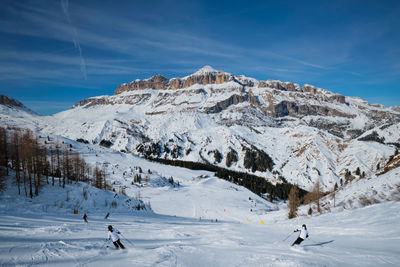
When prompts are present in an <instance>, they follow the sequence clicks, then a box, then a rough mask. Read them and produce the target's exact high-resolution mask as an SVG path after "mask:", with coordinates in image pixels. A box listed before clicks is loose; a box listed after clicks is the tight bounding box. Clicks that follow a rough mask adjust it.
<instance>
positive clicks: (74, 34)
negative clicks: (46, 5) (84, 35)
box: [61, 0, 87, 80]
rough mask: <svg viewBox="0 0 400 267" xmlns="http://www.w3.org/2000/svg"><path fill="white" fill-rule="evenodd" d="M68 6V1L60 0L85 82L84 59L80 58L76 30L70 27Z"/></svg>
mask: <svg viewBox="0 0 400 267" xmlns="http://www.w3.org/2000/svg"><path fill="white" fill-rule="evenodd" d="M68 6H69V2H68V0H61V7H62V10H63V12H64V14H65V16H66V17H67V20H68V24H69V25H70V26H71V29H72V41H73V42H74V46H75V48H77V49H78V51H79V57H80V59H81V72H82V74H83V77H84V78H85V80H87V75H86V63H85V59H84V58H83V56H82V48H81V45H80V43H79V41H78V32H77V31H76V28H75V27H74V26H73V25H72V23H71V18H70V17H69V12H68Z"/></svg>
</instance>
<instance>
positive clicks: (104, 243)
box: [101, 239, 108, 248]
mask: <svg viewBox="0 0 400 267" xmlns="http://www.w3.org/2000/svg"><path fill="white" fill-rule="evenodd" d="M107 241H108V239H106V241H104V243H103V245H102V246H101V248H104V245H105V244H106V243H107Z"/></svg>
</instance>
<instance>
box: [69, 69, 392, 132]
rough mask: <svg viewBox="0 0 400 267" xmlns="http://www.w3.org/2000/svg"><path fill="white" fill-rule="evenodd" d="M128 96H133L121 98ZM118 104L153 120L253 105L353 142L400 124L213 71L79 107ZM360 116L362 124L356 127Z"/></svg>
mask: <svg viewBox="0 0 400 267" xmlns="http://www.w3.org/2000/svg"><path fill="white" fill-rule="evenodd" d="M144 90H146V91H144ZM142 91H144V92H142ZM124 92H128V94H123V95H121V93H124ZM114 104H130V105H141V104H147V105H149V106H151V107H152V110H149V111H147V113H146V114H149V115H157V114H168V112H170V111H169V110H168V108H166V107H167V105H171V106H173V107H175V109H176V110H180V112H193V111H195V112H198V113H205V114H218V113H221V112H223V111H225V110H228V109H230V108H232V107H233V106H238V105H239V104H240V105H242V106H243V105H245V106H246V105H248V106H252V107H255V108H257V109H258V110H259V111H260V112H261V113H262V114H264V116H267V117H269V118H285V117H292V118H297V119H305V122H306V123H307V124H308V125H309V126H312V127H316V128H324V129H326V130H327V131H328V132H330V133H332V134H334V135H336V136H340V137H345V136H347V137H350V138H355V137H356V136H357V135H361V134H362V133H363V132H365V131H366V130H368V129H370V128H371V127H373V126H375V125H376V124H378V125H379V124H384V123H395V122H397V121H400V114H399V111H398V110H397V109H396V107H394V108H393V107H392V108H391V109H388V108H386V107H383V106H380V105H372V104H368V103H367V102H366V101H358V100H355V99H354V100H353V99H352V98H347V97H345V96H343V95H340V94H334V93H332V92H329V91H327V90H325V89H321V88H317V87H315V86H312V85H308V84H304V85H303V86H300V85H299V84H297V83H292V82H281V81H277V80H266V81H258V80H256V79H253V78H248V77H245V76H243V75H239V76H233V75H232V74H230V73H227V72H224V71H219V70H215V69H213V68H212V67H210V66H205V67H203V68H201V69H199V70H198V71H197V72H195V73H193V74H191V75H189V76H186V77H183V78H172V79H168V78H166V77H164V76H162V75H156V76H153V77H151V78H149V79H145V80H135V81H133V82H130V83H127V84H122V85H120V86H119V87H118V88H117V89H116V91H115V94H114V96H111V97H95V98H89V99H86V100H82V101H80V102H79V103H77V104H76V105H75V106H74V107H85V108H88V107H92V106H96V105H114ZM360 116H362V118H363V119H362V120H363V124H362V125H361V126H360V125H357V126H355V124H357V123H356V121H357V118H359V117H360ZM315 117H324V120H322V121H323V122H324V123H325V124H324V123H322V121H321V120H320V119H316V118H315ZM365 118H367V119H366V120H365Z"/></svg>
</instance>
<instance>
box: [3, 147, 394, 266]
mask: <svg viewBox="0 0 400 267" xmlns="http://www.w3.org/2000/svg"><path fill="white" fill-rule="evenodd" d="M80 149H81V151H82V152H83V155H84V156H85V158H86V159H87V160H88V161H90V159H91V157H93V160H94V159H95V158H98V160H100V161H102V160H103V159H102V158H101V157H102V155H103V156H106V157H107V158H108V159H109V161H110V162H109V163H110V166H113V165H112V162H116V161H115V160H118V163H119V164H118V166H117V167H116V166H114V167H115V168H114V172H115V173H117V171H118V170H120V169H121V170H124V169H125V167H127V166H124V160H122V158H123V157H127V155H125V154H123V153H115V154H111V153H109V154H103V153H99V151H96V153H93V154H90V153H89V151H90V150H88V151H86V154H85V151H84V149H82V148H80ZM90 155H91V156H90ZM96 155H97V156H96ZM119 157H121V158H119ZM128 157H129V162H131V165H132V166H136V165H140V166H141V167H142V168H143V169H145V168H146V169H147V168H149V169H151V170H152V178H151V180H150V183H149V184H147V185H143V187H142V186H137V185H132V186H131V187H127V189H126V190H127V194H128V195H131V196H132V194H133V195H135V194H136V193H137V191H138V190H140V192H141V196H142V198H143V199H144V200H145V202H146V201H149V202H151V206H152V208H153V210H154V211H155V212H152V211H150V210H146V211H136V210H134V209H132V208H131V206H129V205H128V206H127V205H124V203H126V200H127V199H129V197H128V196H123V195H121V194H119V195H118V197H117V198H116V199H117V201H118V205H117V208H110V205H105V203H104V202H105V201H108V203H110V201H111V199H115V197H114V196H115V193H113V192H110V191H101V190H98V189H96V188H92V187H90V186H87V185H84V184H79V183H78V184H70V185H67V187H66V189H62V188H61V187H59V186H57V183H56V186H54V187H52V186H51V185H48V186H45V187H44V188H43V189H42V191H41V193H40V195H39V196H38V197H36V198H33V200H31V199H29V198H25V197H23V196H19V197H18V196H17V189H16V187H15V185H12V184H11V182H10V181H9V182H8V185H7V190H6V191H4V192H1V193H0V203H1V204H0V229H1V230H0V265H1V266H97V267H98V266H399V265H400V256H399V255H400V226H399V223H398V222H399V220H400V213H399V212H398V210H399V208H400V202H386V203H382V204H375V205H371V206H368V207H364V208H358V209H353V210H343V209H342V210H340V212H339V209H336V210H333V212H331V213H325V214H322V215H320V216H312V217H311V216H300V217H299V218H297V219H293V220H288V219H287V207H286V204H284V203H280V204H276V203H270V202H268V201H266V200H264V199H262V198H259V197H258V196H256V195H254V194H253V193H251V192H250V191H248V190H247V189H245V188H243V187H240V186H237V185H235V184H231V183H229V182H227V181H224V180H220V179H217V178H215V177H213V176H212V175H211V174H210V173H208V172H204V171H192V170H187V169H182V168H177V167H172V166H164V165H161V164H158V163H153V162H149V161H146V160H143V159H140V158H138V157H133V156H131V155H129V156H128ZM131 157H132V158H131ZM169 175H174V177H175V178H176V180H179V181H180V186H177V185H176V186H175V187H174V186H172V185H171V184H169V183H168V182H166V181H165V180H164V179H165V178H164V177H168V176H169ZM157 177H158V178H157ZM123 181H124V179H116V180H115V182H116V183H121V184H122V183H123ZM128 181H129V179H128ZM84 187H85V188H87V191H88V196H89V197H88V198H87V200H84V198H83V197H82V190H83V188H84ZM67 199H69V200H67ZM132 201H135V200H134V199H133V200H132ZM77 202H79V203H80V205H78V210H79V214H78V215H76V214H73V212H72V210H73V209H74V208H76V207H77V206H76V203H77ZM61 203H63V204H61ZM83 212H86V213H87V214H88V221H89V223H88V224H86V223H84V222H83V220H82V214H83ZM107 212H110V217H109V219H107V220H105V219H104V216H105V214H106V213H107ZM303 223H305V224H307V226H308V229H309V232H310V239H308V240H305V241H304V242H303V243H302V245H301V246H300V247H295V248H293V247H291V246H290V244H291V243H292V242H293V241H294V240H295V239H296V237H297V233H293V230H294V229H296V228H297V227H299V226H300V225H301V224H303ZM109 224H112V225H113V226H114V227H116V228H117V229H118V230H119V231H121V233H122V234H123V236H122V238H121V240H122V243H123V244H124V245H125V246H126V247H127V249H126V250H119V251H117V250H115V249H114V247H113V245H112V244H111V243H110V241H106V237H107V226H108V225H109ZM288 236H289V237H288ZM287 237H288V238H287ZM285 238H287V239H286V240H285V241H283V240H284V239H285Z"/></svg>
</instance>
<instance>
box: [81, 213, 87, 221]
mask: <svg viewBox="0 0 400 267" xmlns="http://www.w3.org/2000/svg"><path fill="white" fill-rule="evenodd" d="M82 218H83V220H84V221H85V223H88V221H87V215H86V213H85V214H83V217H82Z"/></svg>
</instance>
